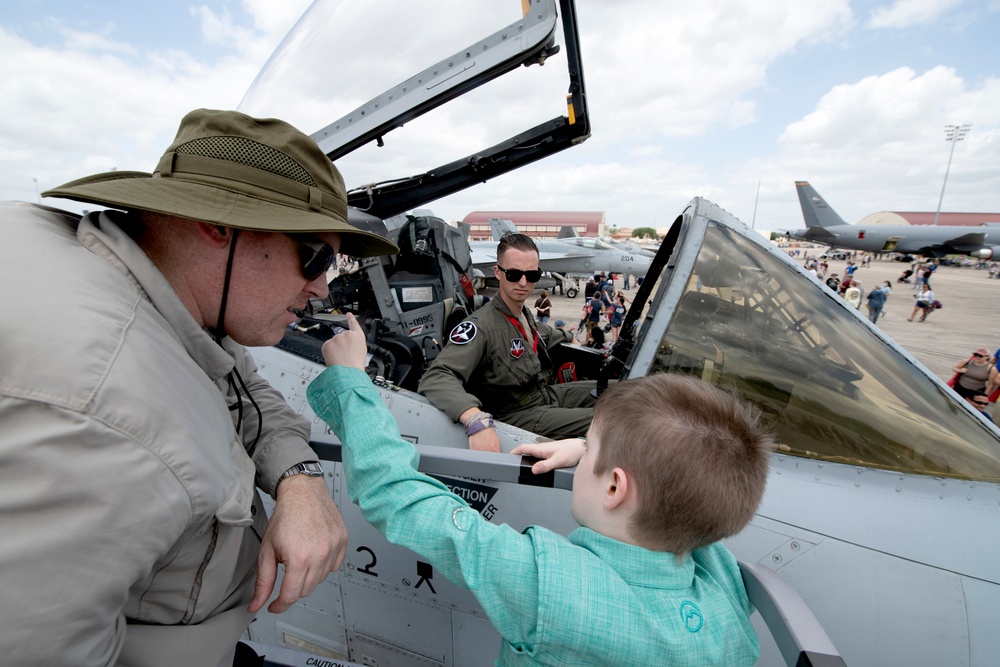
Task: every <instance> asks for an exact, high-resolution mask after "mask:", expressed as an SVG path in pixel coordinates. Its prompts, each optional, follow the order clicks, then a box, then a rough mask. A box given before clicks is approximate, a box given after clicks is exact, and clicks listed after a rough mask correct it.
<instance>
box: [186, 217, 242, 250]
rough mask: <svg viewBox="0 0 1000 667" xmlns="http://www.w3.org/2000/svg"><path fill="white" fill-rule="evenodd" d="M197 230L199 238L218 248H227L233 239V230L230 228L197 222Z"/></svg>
mask: <svg viewBox="0 0 1000 667" xmlns="http://www.w3.org/2000/svg"><path fill="white" fill-rule="evenodd" d="M195 228H196V229H197V230H198V236H200V237H201V238H202V239H204V240H205V241H207V242H208V243H210V244H211V245H213V246H215V247H218V248H225V247H226V246H228V245H229V242H230V241H231V240H232V238H233V230H232V229H231V228H230V227H223V226H222V225H214V224H212V223H210V222H201V221H195Z"/></svg>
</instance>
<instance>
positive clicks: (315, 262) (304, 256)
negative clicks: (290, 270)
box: [288, 234, 337, 282]
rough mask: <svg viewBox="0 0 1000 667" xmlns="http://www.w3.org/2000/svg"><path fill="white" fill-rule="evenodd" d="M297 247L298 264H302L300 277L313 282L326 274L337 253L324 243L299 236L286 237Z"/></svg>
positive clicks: (290, 235)
mask: <svg viewBox="0 0 1000 667" xmlns="http://www.w3.org/2000/svg"><path fill="white" fill-rule="evenodd" d="M288 236H289V238H291V239H292V240H293V241H295V242H296V243H297V244H298V245H299V262H300V263H301V264H302V277H303V278H305V279H306V280H308V281H310V282H311V281H313V280H316V279H317V278H319V277H320V276H321V275H323V274H324V273H326V270H327V269H329V268H330V266H331V265H332V264H333V260H335V259H337V253H336V252H335V251H334V250H333V248H331V247H330V246H329V245H327V244H326V243H323V242H322V241H317V240H315V239H308V238H304V237H301V236H293V235H292V234H289V235H288Z"/></svg>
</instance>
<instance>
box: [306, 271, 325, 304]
mask: <svg viewBox="0 0 1000 667" xmlns="http://www.w3.org/2000/svg"><path fill="white" fill-rule="evenodd" d="M306 292H308V293H309V294H312V295H313V296H315V297H316V298H317V299H325V298H326V297H328V296H329V295H330V286H329V285H328V284H327V282H326V271H324V272H323V273H321V274H320V275H318V276H316V277H315V278H314V279H312V280H310V281H309V282H307V283H306Z"/></svg>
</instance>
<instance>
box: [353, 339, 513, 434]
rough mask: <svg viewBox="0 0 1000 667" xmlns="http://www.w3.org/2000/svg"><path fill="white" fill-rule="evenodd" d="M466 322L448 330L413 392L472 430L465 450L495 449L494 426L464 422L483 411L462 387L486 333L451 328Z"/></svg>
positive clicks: (482, 350)
mask: <svg viewBox="0 0 1000 667" xmlns="http://www.w3.org/2000/svg"><path fill="white" fill-rule="evenodd" d="M466 322H469V320H466ZM466 322H462V323H461V324H459V325H458V326H457V327H455V329H453V330H452V335H451V342H449V343H448V345H447V346H446V347H445V348H444V349H443V350H441V353H440V354H439V355H438V356H437V358H435V359H434V361H433V362H432V363H431V365H430V367H429V368H428V369H427V370H426V371H425V372H424V375H423V377H421V378H420V384H419V385H418V387H417V391H418V392H419V393H421V394H423V395H424V396H426V397H427V398H428V400H430V402H431V403H433V404H434V405H435V407H437V408H439V409H440V410H443V411H444V412H445V414H447V415H448V416H449V417H450V418H451V419H452V420H453V421H456V422H458V423H460V424H461V425H462V426H463V427H464V428H465V429H466V432H468V431H470V430H475V431H476V432H475V433H473V434H472V435H470V436H469V449H475V450H479V451H489V452H499V451H500V439H499V438H498V437H497V434H496V429H494V428H493V427H492V426H486V427H484V428H482V429H478V427H475V428H474V425H473V424H469V423H468V422H469V420H470V418H472V417H474V416H476V414H477V413H482V412H483V407H482V406H483V404H482V401H480V400H479V399H478V398H477V397H476V396H475V395H474V394H470V393H469V392H468V391H466V390H465V386H466V383H467V382H468V381H469V378H471V377H472V374H473V373H474V372H475V371H476V368H478V366H479V364H480V363H481V362H482V359H483V355H484V354H485V353H486V336H485V335H484V334H483V333H481V332H478V331H477V330H473V329H468V331H469V333H471V334H472V335H471V337H470V336H469V335H466V336H465V337H464V338H463V337H458V336H456V335H455V331H457V330H458V329H459V327H462V326H463V325H465V324H466ZM473 332H474V333H473ZM341 335H343V334H341Z"/></svg>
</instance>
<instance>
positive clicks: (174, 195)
mask: <svg viewBox="0 0 1000 667" xmlns="http://www.w3.org/2000/svg"><path fill="white" fill-rule="evenodd" d="M42 194H43V195H44V196H46V197H64V198H66V199H74V200H76V201H81V202H86V203H90V204H99V205H103V206H109V207H112V208H120V209H125V210H141V211H154V212H157V213H165V214H168V215H176V216H179V217H182V218H190V219H192V220H201V221H203V222H210V223H213V224H217V225H223V226H225V227H236V228H238V229H251V230H255V231H262V232H279V233H308V232H336V233H338V234H340V238H341V243H340V251H341V252H342V253H344V254H347V255H351V256H354V257H370V256H374V255H391V254H394V253H396V252H398V248H396V246H395V245H394V244H393V243H392V242H390V241H389V240H387V239H385V238H383V237H381V236H379V235H377V234H372V233H370V232H364V231H361V230H360V229H357V228H356V227H353V226H351V225H350V224H348V222H347V192H346V189H345V188H344V179H343V178H342V177H341V175H340V172H339V171H337V168H336V167H335V166H333V163H332V162H331V161H330V159H329V158H328V157H327V156H326V155H325V154H324V153H323V151H321V150H320V148H319V146H317V145H316V142H315V141H313V140H312V138H310V137H309V136H307V135H305V134H303V133H302V132H300V131H299V130H297V129H295V128H294V127H292V126H291V125H289V124H288V123H286V122H284V121H281V120H277V119H275V118H251V117H250V116H247V115H245V114H242V113H239V112H237V111H216V110H212V109H197V110H195V111H192V112H190V113H189V114H187V115H186V116H185V117H184V119H183V120H182V121H181V125H180V128H179V129H178V130H177V137H176V138H175V139H174V143H173V144H171V145H170V147H169V148H167V150H166V152H165V153H164V154H163V157H161V158H160V163H159V164H158V165H157V166H156V171H154V172H153V173H152V174H147V173H145V172H141V171H112V172H108V173H104V174H96V175H94V176H88V177H86V178H81V179H78V180H75V181H70V182H69V183H66V184H65V185H61V186H59V187H57V188H53V189H51V190H48V191H46V192H44V193H42Z"/></svg>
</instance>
